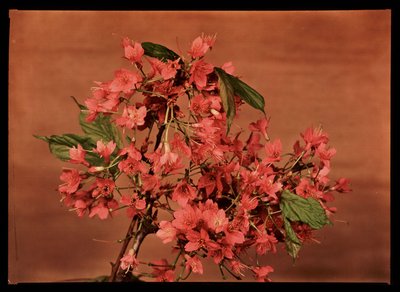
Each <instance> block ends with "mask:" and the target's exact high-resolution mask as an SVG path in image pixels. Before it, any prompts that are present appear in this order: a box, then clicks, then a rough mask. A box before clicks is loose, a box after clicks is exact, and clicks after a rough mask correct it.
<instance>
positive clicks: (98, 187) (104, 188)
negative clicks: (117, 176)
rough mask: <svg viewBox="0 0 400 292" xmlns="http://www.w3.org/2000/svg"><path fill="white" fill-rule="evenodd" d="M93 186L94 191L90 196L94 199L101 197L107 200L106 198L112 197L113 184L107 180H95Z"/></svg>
mask: <svg viewBox="0 0 400 292" xmlns="http://www.w3.org/2000/svg"><path fill="white" fill-rule="evenodd" d="M94 186H95V189H94V190H93V192H92V196H93V197H94V198H96V197H98V196H103V197H106V198H107V197H112V194H113V191H114V188H115V182H114V181H113V180H111V179H107V178H96V182H95V183H94Z"/></svg>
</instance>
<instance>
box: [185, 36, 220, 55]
mask: <svg viewBox="0 0 400 292" xmlns="http://www.w3.org/2000/svg"><path fill="white" fill-rule="evenodd" d="M215 39H216V35H213V36H211V35H210V36H204V35H202V36H199V37H197V38H196V39H195V40H194V41H193V43H192V46H191V48H190V50H189V51H188V54H189V55H190V56H192V58H199V57H203V56H204V55H205V53H207V51H208V49H210V48H211V47H212V46H213V45H214V43H215Z"/></svg>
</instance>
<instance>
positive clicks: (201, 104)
mask: <svg viewBox="0 0 400 292" xmlns="http://www.w3.org/2000/svg"><path fill="white" fill-rule="evenodd" d="M210 106H211V100H209V99H206V98H205V97H204V96H203V95H202V94H198V95H196V96H195V97H193V98H192V99H191V100H190V110H191V111H192V112H193V114H195V115H205V114H208V113H209V112H210Z"/></svg>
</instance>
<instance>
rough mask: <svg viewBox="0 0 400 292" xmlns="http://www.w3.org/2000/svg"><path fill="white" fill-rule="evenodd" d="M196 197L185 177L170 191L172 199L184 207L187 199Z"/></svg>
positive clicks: (190, 199)
mask: <svg viewBox="0 0 400 292" xmlns="http://www.w3.org/2000/svg"><path fill="white" fill-rule="evenodd" d="M196 197H197V194H196V190H195V189H194V188H193V187H192V186H191V185H190V184H188V182H187V181H186V180H185V179H184V180H182V181H181V182H180V183H179V184H177V185H176V188H175V190H174V192H173V193H172V200H173V201H175V202H178V204H179V205H180V206H182V207H185V206H186V204H187V203H188V201H192V200H193V199H195V198H196Z"/></svg>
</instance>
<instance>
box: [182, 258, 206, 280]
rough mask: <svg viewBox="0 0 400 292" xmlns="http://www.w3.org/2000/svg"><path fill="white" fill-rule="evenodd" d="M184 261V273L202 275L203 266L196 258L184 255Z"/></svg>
mask: <svg viewBox="0 0 400 292" xmlns="http://www.w3.org/2000/svg"><path fill="white" fill-rule="evenodd" d="M185 259H186V262H185V265H186V272H188V271H192V272H193V273H195V274H201V275H202V274H203V264H202V263H201V261H200V258H199V257H198V256H196V255H195V256H194V257H190V256H189V255H187V254H185Z"/></svg>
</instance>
